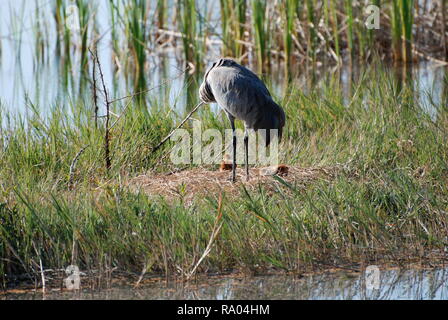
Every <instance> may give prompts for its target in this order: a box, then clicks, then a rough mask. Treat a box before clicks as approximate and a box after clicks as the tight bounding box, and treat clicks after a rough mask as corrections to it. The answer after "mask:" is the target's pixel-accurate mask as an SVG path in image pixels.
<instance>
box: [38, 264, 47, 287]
mask: <svg viewBox="0 0 448 320" xmlns="http://www.w3.org/2000/svg"><path fill="white" fill-rule="evenodd" d="M39 266H40V275H41V278H42V294H45V289H46V288H45V274H44V267H43V265H42V259H41V258H40V257H39Z"/></svg>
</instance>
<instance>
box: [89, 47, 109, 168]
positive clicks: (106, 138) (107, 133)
mask: <svg viewBox="0 0 448 320" xmlns="http://www.w3.org/2000/svg"><path fill="white" fill-rule="evenodd" d="M89 51H90V53H91V54H92V55H93V57H94V59H96V62H97V65H98V70H99V72H100V78H101V84H102V86H103V91H104V97H105V99H106V124H105V125H104V127H105V131H106V133H105V135H104V152H105V155H104V158H105V161H106V170H107V171H109V169H110V167H111V160H110V148H109V136H110V132H109V131H110V128H109V121H110V101H109V94H108V93H107V88H106V83H105V82H104V75H103V69H102V68H101V63H100V59H99V58H98V54H97V52H95V53H93V52H92V51H91V50H90V49H89Z"/></svg>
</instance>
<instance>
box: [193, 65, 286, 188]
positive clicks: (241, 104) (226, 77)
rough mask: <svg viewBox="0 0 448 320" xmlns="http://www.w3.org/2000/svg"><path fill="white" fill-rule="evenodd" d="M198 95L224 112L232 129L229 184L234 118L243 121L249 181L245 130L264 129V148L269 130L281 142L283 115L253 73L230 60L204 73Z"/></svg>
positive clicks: (246, 131) (234, 154) (234, 147)
mask: <svg viewBox="0 0 448 320" xmlns="http://www.w3.org/2000/svg"><path fill="white" fill-rule="evenodd" d="M199 96H200V98H201V100H202V101H203V102H205V103H213V102H216V103H218V105H219V106H220V107H221V108H222V109H223V110H224V111H225V112H226V114H227V117H228V118H229V120H230V124H231V126H232V131H233V137H232V143H233V159H232V181H233V182H235V168H236V133H235V119H238V120H242V121H244V127H245V134H244V150H245V166H246V178H247V179H249V164H248V162H249V160H248V159H249V155H248V154H249V151H248V145H249V134H248V130H249V129H253V130H255V131H257V130H259V129H265V130H266V136H265V139H266V146H268V145H269V143H270V140H271V137H270V130H271V129H277V130H278V131H277V132H278V137H279V139H281V136H282V129H283V126H284V125H285V113H284V111H283V109H282V108H281V107H280V106H279V105H278V104H277V103H275V102H274V100H273V99H272V96H271V94H270V93H269V90H268V89H267V88H266V86H265V84H264V83H263V82H262V81H261V80H260V79H259V78H258V77H257V75H256V74H255V73H253V72H252V71H250V70H249V69H247V68H245V67H244V66H242V65H240V64H238V63H237V62H235V61H233V60H231V59H219V60H218V61H216V62H215V63H213V64H212V66H211V67H210V68H209V69H208V70H207V71H206V73H205V76H204V81H203V82H202V84H201V86H200V88H199Z"/></svg>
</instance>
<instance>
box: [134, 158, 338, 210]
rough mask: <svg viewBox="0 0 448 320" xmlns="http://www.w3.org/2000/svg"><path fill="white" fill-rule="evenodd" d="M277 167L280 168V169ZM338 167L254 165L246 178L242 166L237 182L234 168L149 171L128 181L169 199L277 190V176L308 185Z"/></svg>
mask: <svg viewBox="0 0 448 320" xmlns="http://www.w3.org/2000/svg"><path fill="white" fill-rule="evenodd" d="M276 169H277V170H276ZM336 171H337V168H336V167H314V168H300V167H296V166H284V165H282V166H279V167H266V168H251V169H250V171H249V176H250V179H249V181H246V173H245V170H244V169H242V168H237V169H236V182H235V183H233V182H232V181H231V180H230V175H231V171H228V170H219V171H211V170H207V169H204V168H195V169H190V170H184V171H178V172H172V173H159V174H154V173H149V174H145V175H140V176H137V177H135V178H133V179H131V180H130V181H129V182H128V186H129V187H130V188H131V190H134V191H142V192H145V193H146V194H148V195H150V196H164V197H166V198H168V199H170V198H171V199H173V198H183V199H184V200H187V201H191V200H192V199H193V198H195V197H204V196H206V195H210V194H216V195H218V194H219V193H221V192H225V193H226V194H230V195H238V194H239V193H240V191H241V190H242V188H241V186H242V185H244V187H246V189H248V190H250V189H255V188H257V187H258V186H259V185H260V184H262V185H263V186H266V187H268V188H269V189H272V190H274V189H275V184H281V182H279V181H278V180H276V179H274V175H278V176H280V177H281V178H282V179H283V180H284V181H286V182H287V183H290V184H292V185H296V186H298V185H299V186H300V185H302V186H303V185H306V184H307V182H310V181H313V180H316V179H332V178H333V177H334V175H335V174H336Z"/></svg>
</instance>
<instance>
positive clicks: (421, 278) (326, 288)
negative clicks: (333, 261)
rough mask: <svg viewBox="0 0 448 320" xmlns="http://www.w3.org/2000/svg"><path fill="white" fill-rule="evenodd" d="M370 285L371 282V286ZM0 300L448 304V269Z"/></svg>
mask: <svg viewBox="0 0 448 320" xmlns="http://www.w3.org/2000/svg"><path fill="white" fill-rule="evenodd" d="M368 283H371V284H373V285H371V286H370V287H369V285H368ZM0 299H38V300H39V299H48V300H50V299H83V300H90V299H95V300H109V299H114V300H116V299H133V300H149V299H150V300H154V299H193V300H202V299H211V300H232V299H248V300H259V299H267V300H270V299H276V300H280V299H287V300H295V299H299V300H306V299H312V300H322V299H324V300H333V299H336V300H347V299H355V300H373V299H375V300H377V299H381V300H397V299H417V300H434V299H435V300H440V299H443V300H444V299H448V268H436V269H431V270H424V269H409V270H400V269H392V270H380V273H379V283H378V287H376V286H375V283H374V282H366V274H365V273H347V272H336V273H325V274H317V275H312V276H304V277H301V278H297V277H293V276H286V275H282V276H279V275H275V276H258V277H249V278H236V277H224V278H222V277H211V278H209V279H208V280H207V281H204V280H199V281H197V282H194V281H192V282H190V283H189V284H183V283H177V282H169V283H168V284H166V282H165V281H163V280H159V281H152V282H151V284H144V283H143V284H142V285H140V286H139V287H138V288H136V289H135V288H133V286H131V285H130V284H128V285H123V284H115V285H112V287H111V288H110V289H107V290H100V291H96V290H95V291H92V290H88V289H84V290H80V291H79V292H67V291H66V292H65V293H60V291H59V290H57V291H50V292H48V293H47V294H46V295H45V296H44V295H42V293H41V292H40V291H38V292H27V293H21V294H17V293H7V294H3V295H0Z"/></svg>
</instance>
